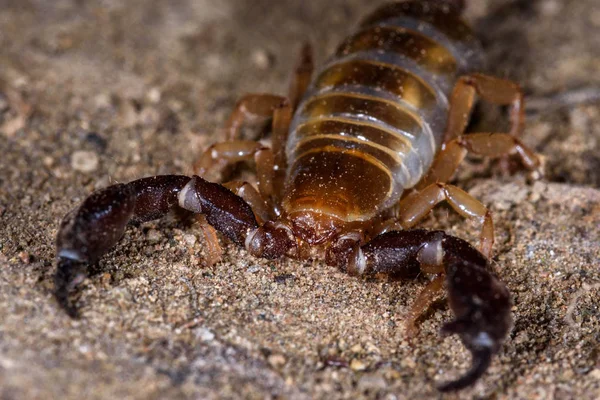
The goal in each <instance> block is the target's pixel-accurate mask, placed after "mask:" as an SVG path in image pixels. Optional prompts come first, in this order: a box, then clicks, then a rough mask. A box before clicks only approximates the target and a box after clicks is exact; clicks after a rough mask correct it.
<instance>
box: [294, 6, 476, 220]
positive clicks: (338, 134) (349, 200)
mask: <svg viewBox="0 0 600 400" xmlns="http://www.w3.org/2000/svg"><path fill="white" fill-rule="evenodd" d="M456 3H457V2H456V1H450V0H447V1H446V2H444V1H435V2H434V1H432V2H427V1H410V2H403V3H397V4H392V5H388V6H385V7H382V8H380V9H379V10H377V11H375V12H374V13H373V14H372V15H371V16H370V17H368V18H367V19H366V20H365V21H364V22H363V24H362V25H361V27H360V29H359V31H358V32H357V33H355V34H354V35H352V36H350V37H349V38H347V39H346V40H345V41H344V42H343V43H342V44H341V45H340V46H339V48H338V49H337V51H336V53H335V55H334V56H333V58H332V59H331V60H330V61H329V62H328V63H327V64H326V65H325V66H324V67H323V68H322V69H321V70H320V71H319V72H318V73H317V74H316V77H315V79H314V81H313V82H312V84H311V86H310V88H309V90H308V91H307V94H306V95H305V97H304V98H303V100H302V102H301V103H300V106H299V107H298V111H297V112H296V114H295V117H294V120H293V122H292V126H291V128H290V137H289V140H288V143H287V148H286V152H287V156H288V160H289V161H290V169H289V170H288V188H290V191H289V193H288V195H287V196H286V201H285V202H284V207H285V208H287V209H288V211H291V212H293V211H298V210H301V209H315V210H317V209H318V210H320V211H321V212H327V213H331V214H335V215H337V216H339V217H343V219H345V220H365V219H369V218H371V217H373V215H374V214H375V213H377V212H378V211H380V210H383V209H386V208H388V207H390V206H391V205H393V204H394V203H395V202H397V201H398V200H399V198H400V196H401V194H402V191H403V190H404V189H405V188H409V187H411V186H413V185H414V184H416V182H418V180H419V179H420V178H421V177H422V176H423V174H424V173H425V172H426V171H427V169H428V168H429V166H430V165H431V162H432V159H433V156H434V154H435V152H436V151H437V149H438V148H439V146H440V144H441V143H440V142H441V139H442V135H443V129H444V125H445V121H446V116H447V110H448V96H449V93H450V91H451V89H452V86H453V84H454V81H455V80H456V77H457V76H458V75H459V74H463V73H465V72H467V71H469V70H472V69H477V68H479V66H480V59H479V57H480V51H479V45H478V43H477V41H476V39H475V38H474V37H473V35H472V34H471V31H470V30H469V28H468V27H467V26H466V25H465V24H464V23H463V22H462V21H461V20H460V15H459V14H460V10H459V9H458V8H457V7H455V6H453V5H454V4H456ZM324 197H327V198H324Z"/></svg>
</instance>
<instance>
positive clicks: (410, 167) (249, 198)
mask: <svg viewBox="0 0 600 400" xmlns="http://www.w3.org/2000/svg"><path fill="white" fill-rule="evenodd" d="M461 11H462V2H461V1H460V0H439V1H433V0H425V1H414V0H413V1H410V0H409V1H404V2H400V3H395V4H390V5H388V6H384V7H382V8H380V9H378V10H376V11H375V12H374V13H373V14H372V15H371V16H370V17H368V18H367V19H366V20H365V21H364V23H363V24H362V26H361V27H360V29H359V30H358V32H357V33H355V34H354V35H352V36H350V37H348V38H347V39H346V40H345V41H344V42H343V43H342V44H341V45H340V46H339V48H338V50H337V51H336V53H335V55H334V56H333V57H332V59H331V60H330V61H329V62H328V63H326V64H325V66H324V67H323V68H322V69H321V70H320V71H319V72H318V73H317V74H316V77H315V78H314V79H313V80H311V77H312V70H313V68H312V58H311V55H310V50H309V48H308V47H306V46H305V48H304V49H303V51H302V56H301V59H300V62H299V64H298V67H297V69H296V71H295V75H294V79H293V80H292V86H291V88H290V93H289V96H288V97H283V96H277V95H270V94H251V95H247V96H245V97H243V98H242V99H241V100H240V101H239V102H238V103H237V105H236V107H235V109H234V111H233V113H232V114H231V116H230V118H229V119H228V121H227V123H226V126H225V130H226V132H227V138H226V139H227V140H226V141H225V142H221V143H217V144H214V145H212V146H210V147H209V148H208V149H207V150H206V151H205V152H204V153H203V154H202V156H201V157H200V158H199V159H198V161H197V162H196V164H195V169H196V173H197V175H194V176H193V177H187V176H183V175H163V176H155V177H149V178H143V179H139V180H137V181H133V182H130V183H127V184H117V185H112V186H109V187H107V188H105V189H102V190H100V191H97V192H95V193H92V194H91V195H90V196H89V197H88V198H87V199H85V200H84V202H83V203H82V204H81V205H80V206H79V207H78V208H76V209H75V210H73V211H72V212H70V213H69V214H67V216H66V217H65V218H64V220H63V222H62V224H61V227H60V229H59V232H58V235H57V258H58V260H57V264H58V267H57V272H56V275H55V284H56V291H55V296H56V298H57V300H58V303H59V304H60V305H61V306H62V307H63V308H64V309H65V310H66V311H67V312H68V313H69V315H71V316H72V317H77V316H78V315H79V314H78V311H77V308H76V307H75V306H74V304H73V301H72V299H71V298H70V297H71V296H70V295H71V294H72V293H73V292H74V289H75V287H76V286H77V285H78V284H79V283H80V282H81V281H82V280H83V279H84V278H85V276H86V275H87V269H88V267H89V265H90V264H93V263H94V262H96V261H97V260H98V259H99V258H100V257H101V256H102V255H103V254H105V253H106V252H107V251H108V250H109V249H110V248H111V247H112V246H114V245H115V244H116V243H117V241H118V240H119V239H120V237H121V236H122V234H123V232H124V230H125V228H126V226H127V224H129V223H131V222H138V223H139V222H144V221H149V220H152V219H156V218H159V217H161V216H162V215H164V214H165V213H167V212H169V210H171V209H173V208H183V209H185V210H188V211H191V212H194V213H198V214H201V215H202V217H201V218H202V219H201V224H200V225H201V227H202V230H203V232H204V234H205V239H206V240H205V244H206V246H207V253H208V256H209V257H208V258H209V262H208V263H209V264H211V263H214V262H216V261H217V260H218V259H219V255H220V253H219V250H220V247H219V243H218V238H217V235H216V232H220V233H221V234H223V235H225V236H226V237H227V238H229V239H230V240H231V241H233V242H234V243H235V244H237V245H239V246H243V247H245V248H246V249H247V250H248V251H249V252H250V253H251V254H253V255H254V256H258V257H265V258H270V259H276V258H280V257H283V256H290V257H294V258H309V257H310V258H317V257H318V258H324V259H325V261H326V262H327V264H329V265H333V266H336V267H338V268H340V269H341V270H342V271H346V272H348V273H351V274H356V275H369V274H388V275H393V276H395V277H403V278H409V277H414V276H415V274H418V273H423V274H425V275H426V276H428V277H430V280H429V283H428V284H427V286H426V287H425V288H424V289H423V291H422V292H421V294H420V295H419V296H418V298H417V299H416V300H415V302H414V304H413V305H412V307H410V309H409V311H408V313H407V318H406V319H407V323H406V324H407V333H408V335H415V334H416V332H417V328H416V325H415V321H416V319H417V318H418V317H419V316H420V315H421V314H422V313H423V311H425V310H426V309H427V308H428V306H429V304H430V303H431V301H432V300H433V299H434V298H435V297H436V295H437V294H439V293H440V291H441V290H442V289H443V288H444V286H445V287H446V289H447V294H448V302H449V305H450V308H451V309H452V311H453V313H454V315H455V319H454V320H453V321H452V322H449V323H447V324H445V325H444V327H443V328H442V331H443V332H444V333H448V334H458V335H459V336H460V338H461V340H462V342H463V344H464V345H465V347H466V348H467V349H468V350H469V351H470V352H471V354H472V357H473V364H472V367H471V369H470V370H469V371H468V372H467V373H466V374H465V375H464V376H462V377H461V378H459V379H456V380H454V381H450V382H448V383H445V384H443V385H442V386H440V387H439V389H440V390H442V391H450V390H458V389H461V388H464V387H466V386H469V385H471V384H473V383H474V382H475V381H476V380H477V379H478V378H479V377H480V376H481V375H482V374H483V373H484V372H485V370H486V369H487V367H488V366H489V364H490V362H491V358H492V355H493V354H495V353H497V352H498V351H499V349H500V346H501V344H502V342H503V340H504V338H505V337H506V335H507V334H508V332H509V330H510V327H511V324H512V320H511V315H510V307H511V301H510V295H509V292H508V289H507V288H506V286H505V285H504V284H503V283H502V281H501V280H500V279H499V278H498V277H497V276H496V274H495V273H494V272H493V271H492V268H491V266H490V262H489V261H488V260H489V257H490V255H491V249H492V244H493V241H494V235H493V223H492V218H491V213H490V212H489V211H488V210H487V208H486V207H485V206H483V205H482V204H481V203H480V202H479V201H477V200H476V199H474V198H473V197H471V196H470V195H469V194H467V193H466V192H464V191H462V190H460V189H459V188H457V187H455V186H453V185H451V184H448V181H449V180H450V178H451V177H452V175H453V174H454V172H455V171H456V169H457V168H458V166H459V164H460V163H461V162H462V160H463V159H464V158H465V156H466V154H467V153H468V152H472V153H474V154H478V155H481V156H486V157H506V156H508V155H510V154H517V155H518V156H519V158H520V160H521V161H522V163H523V164H524V166H525V167H527V168H529V169H532V170H537V169H538V167H539V161H538V159H537V156H536V155H535V153H533V152H532V151H531V150H530V149H528V148H527V147H526V146H524V145H523V144H522V143H521V142H520V140H519V139H518V135H519V134H520V132H521V131H522V128H523V96H522V93H521V91H520V89H519V87H518V86H517V85H515V84H513V83H512V82H510V81H506V80H502V79H498V78H494V77H490V76H487V75H483V74H480V73H478V72H477V71H478V70H479V69H480V68H481V65H482V62H481V49H480V46H479V44H478V42H477V40H476V39H475V38H474V36H473V34H472V33H471V31H470V30H469V28H468V27H467V26H466V25H465V23H464V22H462V20H461V17H460V15H461ZM475 94H478V95H479V97H481V98H482V99H484V100H487V101H489V102H492V103H494V104H498V105H508V106H510V121H511V130H510V132H509V133H471V134H468V135H465V134H464V130H465V127H466V125H467V123H468V118H469V114H470V111H471V109H472V107H473V104H474V98H475ZM257 116H258V117H272V143H271V147H270V148H269V147H266V146H264V145H263V144H261V143H259V142H256V141H251V140H244V139H242V138H241V134H240V128H241V126H242V125H243V123H244V122H245V121H246V120H248V119H253V118H255V117H257ZM240 161H254V162H255V166H256V176H257V185H258V189H256V188H255V187H254V186H253V185H251V184H249V183H247V182H240V181H228V182H225V183H223V184H221V183H216V182H211V180H213V181H214V180H217V179H219V178H221V179H222V178H224V177H225V175H226V174H225V171H226V170H227V167H228V166H230V165H232V164H235V163H238V162H240ZM407 189H411V192H412V193H410V194H407ZM440 202H447V203H448V204H449V205H450V206H451V207H452V208H453V209H454V210H456V211H457V212H458V213H460V214H461V215H463V216H465V217H468V218H473V219H475V220H477V221H480V222H481V224H482V230H481V235H480V245H479V249H476V248H474V247H472V246H471V245H470V244H468V243H467V242H465V241H464V240H462V239H459V238H456V237H454V236H450V235H448V234H446V233H444V232H442V231H429V230H424V229H413V227H414V226H415V225H416V224H417V223H418V222H419V221H420V220H421V219H422V218H423V217H424V216H425V215H427V214H428V213H429V212H430V211H431V209H432V208H433V207H435V206H436V205H437V204H438V203H440Z"/></svg>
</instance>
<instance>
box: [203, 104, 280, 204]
mask: <svg viewBox="0 0 600 400" xmlns="http://www.w3.org/2000/svg"><path fill="white" fill-rule="evenodd" d="M240 110H242V111H240ZM270 116H272V117H273V121H272V148H273V150H270V149H269V148H267V147H265V146H263V145H262V144H260V143H258V142H256V141H251V140H239V133H240V128H241V126H242V124H243V122H244V121H245V120H246V119H248V118H250V117H263V118H265V117H270ZM291 120H292V108H291V106H290V103H289V102H288V100H287V99H285V98H284V97H281V96H274V95H266V94H253V95H247V96H245V97H244V98H242V99H241V100H240V102H239V103H238V106H237V107H236V109H235V110H234V112H233V113H232V116H231V117H230V118H229V121H228V122H227V126H226V130H227V131H228V138H229V139H228V140H227V141H225V142H221V143H217V144H214V145H212V146H210V147H209V148H208V149H207V150H206V151H205V152H204V153H203V154H202V156H200V158H199V159H198V161H196V163H195V164H194V170H195V171H196V173H197V174H198V175H200V176H203V177H205V178H207V179H209V180H213V181H214V180H219V175H220V174H221V173H222V171H223V170H224V169H225V168H226V167H227V166H228V165H231V164H234V163H237V162H240V161H249V160H252V159H254V160H255V161H256V168H257V176H258V189H259V191H260V193H261V195H262V196H263V197H264V198H265V201H266V202H267V203H268V204H273V206H272V208H273V209H275V208H277V209H278V207H279V203H280V199H281V193H282V190H283V186H284V185H283V181H284V179H285V170H286V165H287V163H286V158H285V143H286V140H287V134H288V128H289V125H290V122H291Z"/></svg>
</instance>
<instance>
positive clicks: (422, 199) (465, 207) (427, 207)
mask: <svg viewBox="0 0 600 400" xmlns="http://www.w3.org/2000/svg"><path fill="white" fill-rule="evenodd" d="M443 201H446V202H447V203H448V204H449V205H450V206H451V207H452V208H453V209H454V210H455V211H456V212H457V213H459V214H460V215H462V216H463V217H465V218H472V219H476V220H478V221H479V222H480V223H481V224H482V228H481V234H480V244H479V250H480V251H481V252H482V253H483V255H485V256H486V257H487V258H490V257H491V255H492V247H493V245H494V223H493V221H492V215H491V213H490V211H489V210H488V209H487V207H486V206H484V205H483V204H481V202H480V201H479V200H477V199H475V198H474V197H473V196H471V195H470V194H468V193H467V192H465V191H463V190H462V189H459V188H457V187H456V186H454V185H448V184H445V183H433V184H431V185H429V186H427V187H426V188H425V189H423V190H421V191H419V192H416V193H413V194H411V195H410V196H408V197H406V198H404V199H403V200H402V201H401V202H400V205H399V210H400V213H399V218H398V222H399V223H400V225H401V226H402V227H404V228H405V229H407V228H412V227H413V226H415V225H416V224H417V223H418V222H419V221H420V220H421V219H423V217H425V216H426V215H427V214H428V213H429V212H430V211H431V210H432V209H433V208H434V207H435V206H436V205H437V204H439V203H441V202H443Z"/></svg>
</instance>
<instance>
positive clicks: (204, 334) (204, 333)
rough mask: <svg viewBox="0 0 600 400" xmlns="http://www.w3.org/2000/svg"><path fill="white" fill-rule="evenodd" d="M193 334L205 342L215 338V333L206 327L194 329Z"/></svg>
mask: <svg viewBox="0 0 600 400" xmlns="http://www.w3.org/2000/svg"><path fill="white" fill-rule="evenodd" d="M195 334H196V337H197V338H198V339H200V340H202V341H203V342H205V343H208V342H212V341H213V340H214V339H215V334H214V333H212V332H211V330H210V329H207V328H198V329H196V332H195Z"/></svg>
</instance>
